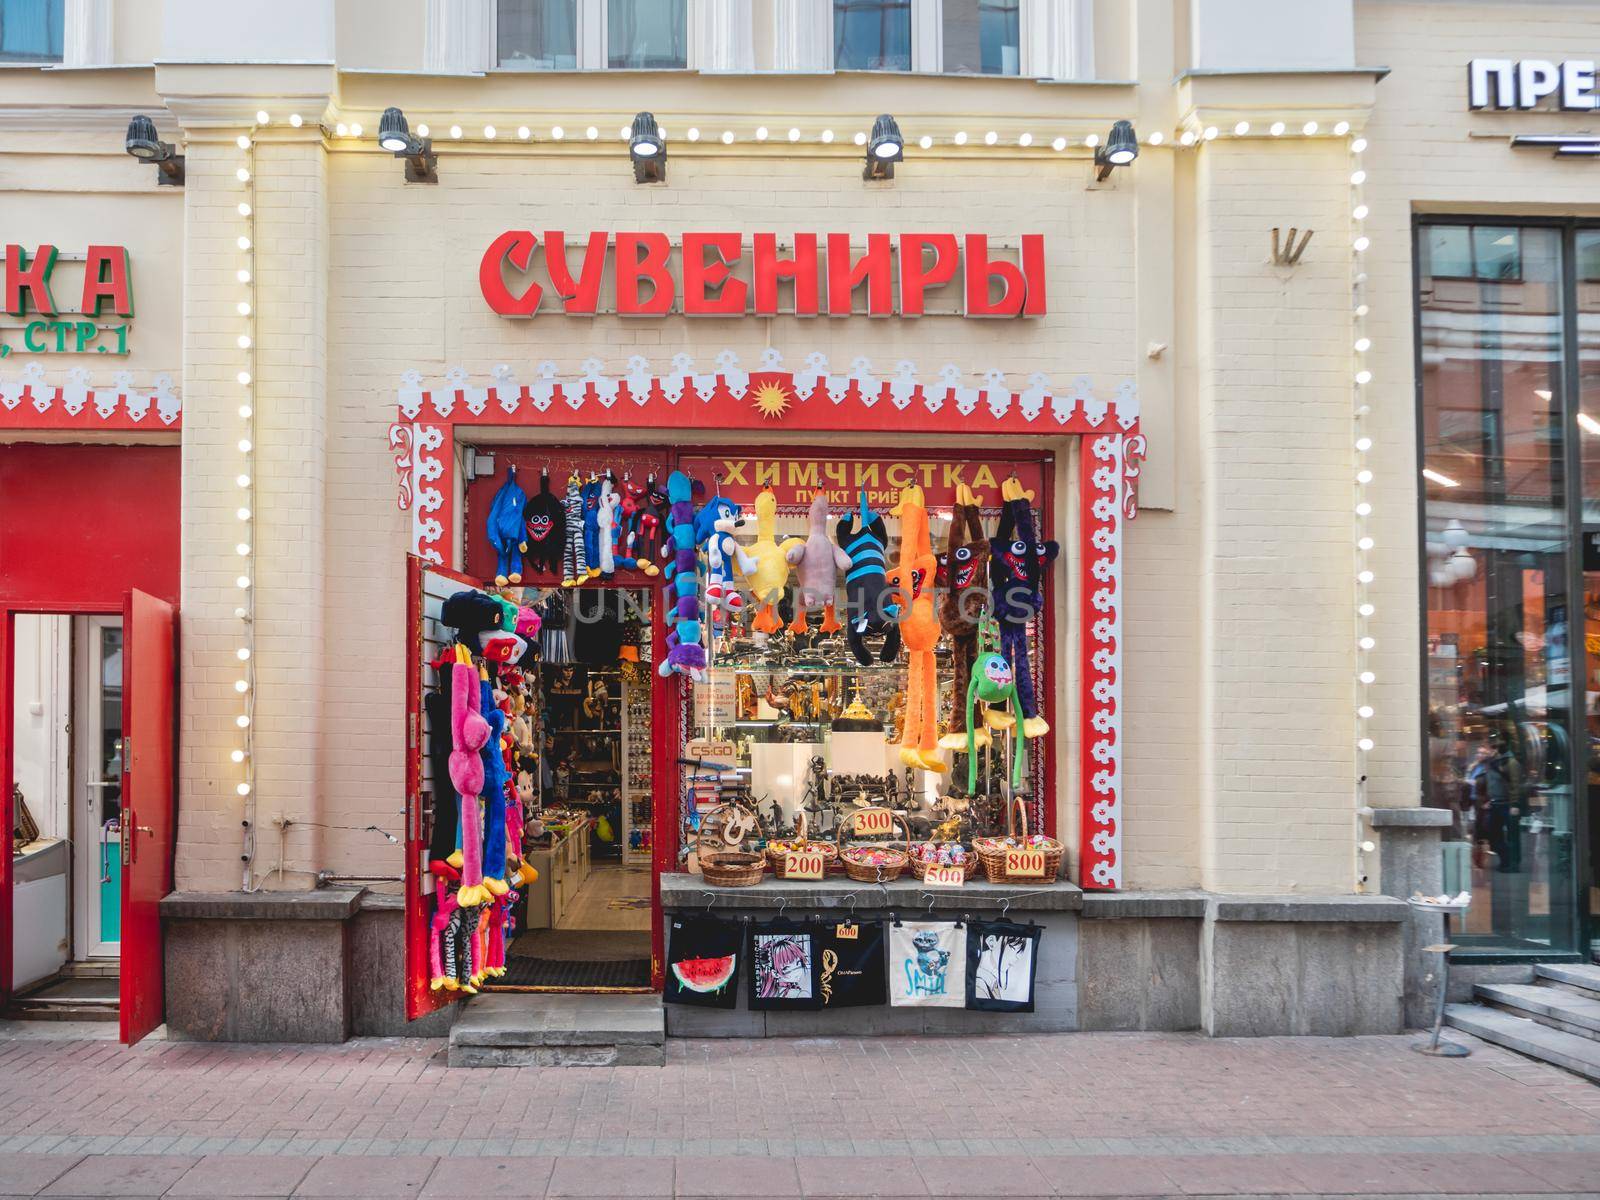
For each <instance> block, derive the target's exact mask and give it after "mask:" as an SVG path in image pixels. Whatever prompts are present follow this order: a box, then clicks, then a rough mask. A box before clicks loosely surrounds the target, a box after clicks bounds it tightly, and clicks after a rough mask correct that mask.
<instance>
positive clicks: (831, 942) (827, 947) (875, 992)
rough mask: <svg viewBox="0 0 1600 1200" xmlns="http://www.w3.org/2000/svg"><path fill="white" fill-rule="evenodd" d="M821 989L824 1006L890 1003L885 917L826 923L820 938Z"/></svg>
mask: <svg viewBox="0 0 1600 1200" xmlns="http://www.w3.org/2000/svg"><path fill="white" fill-rule="evenodd" d="M817 992H818V995H819V996H820V998H821V1000H822V1007H823V1008H824V1009H830V1008H865V1007H868V1006H870V1005H874V1004H886V1003H888V1000H889V978H888V975H887V974H886V973H885V971H884V966H883V922H882V921H838V922H832V921H830V922H826V923H824V924H823V926H822V933H821V936H820V937H819V938H818V939H817Z"/></svg>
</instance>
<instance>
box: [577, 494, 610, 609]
mask: <svg viewBox="0 0 1600 1200" xmlns="http://www.w3.org/2000/svg"><path fill="white" fill-rule="evenodd" d="M604 490H605V484H604V482H602V481H601V479H600V478H599V477H598V476H594V475H591V476H590V477H589V481H588V482H587V483H585V484H584V485H583V487H581V488H580V489H578V495H579V496H580V497H581V498H582V499H583V555H584V558H585V559H586V560H587V561H588V563H589V578H590V579H595V578H597V577H598V576H599V575H600V571H601V565H600V495H601V493H602V492H603V491H604ZM579 582H582V581H581V580H580V581H579Z"/></svg>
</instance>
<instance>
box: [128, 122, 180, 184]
mask: <svg viewBox="0 0 1600 1200" xmlns="http://www.w3.org/2000/svg"><path fill="white" fill-rule="evenodd" d="M123 148H124V149H126V150H127V152H128V153H129V154H131V155H133V157H135V158H137V159H138V160H139V161H140V162H147V163H154V164H155V165H156V169H157V171H158V172H159V174H157V176H156V182H157V183H159V184H166V185H168V186H170V187H182V186H183V155H181V154H178V153H176V152H175V151H176V148H175V147H174V146H173V145H172V143H171V142H163V141H162V140H161V139H160V138H159V137H157V136H156V123H155V122H154V121H152V120H151V119H150V118H149V117H146V116H143V115H141V116H136V117H134V118H133V120H131V121H129V122H128V136H127V140H126V141H125V142H124V143H123Z"/></svg>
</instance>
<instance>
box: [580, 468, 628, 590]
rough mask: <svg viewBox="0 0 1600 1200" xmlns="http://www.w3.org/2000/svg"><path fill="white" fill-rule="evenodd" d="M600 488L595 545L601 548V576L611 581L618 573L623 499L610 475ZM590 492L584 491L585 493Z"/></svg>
mask: <svg viewBox="0 0 1600 1200" xmlns="http://www.w3.org/2000/svg"><path fill="white" fill-rule="evenodd" d="M599 487H600V490H599V492H598V494H597V495H596V497H595V506H594V526H595V544H596V546H597V547H598V548H599V555H600V557H599V563H600V575H601V577H602V578H605V579H610V578H611V577H612V576H613V575H615V574H616V573H617V533H618V523H619V521H620V520H621V516H622V497H621V496H619V495H617V490H616V488H614V487H613V486H612V485H611V476H610V475H607V476H606V477H605V478H604V479H602V480H601V481H600V484H599ZM588 490H589V489H588V488H585V489H584V491H585V492H587V491H588ZM586 532H587V531H586ZM590 561H591V562H593V561H595V560H594V559H591V560H590ZM591 574H592V572H591Z"/></svg>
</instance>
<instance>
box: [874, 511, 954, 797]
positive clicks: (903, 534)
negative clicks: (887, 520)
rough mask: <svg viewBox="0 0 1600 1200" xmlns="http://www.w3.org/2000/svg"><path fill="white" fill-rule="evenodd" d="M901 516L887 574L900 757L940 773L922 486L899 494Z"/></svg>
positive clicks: (935, 629)
mask: <svg viewBox="0 0 1600 1200" xmlns="http://www.w3.org/2000/svg"><path fill="white" fill-rule="evenodd" d="M894 512H895V515H896V516H898V517H899V518H900V559H899V562H898V563H896V565H895V568H894V570H893V571H892V572H890V574H889V581H890V582H891V583H892V584H894V586H895V588H896V590H897V592H898V593H899V603H900V607H901V616H900V640H901V641H903V642H904V643H905V647H906V659H907V669H906V717H905V725H904V728H903V729H902V731H901V735H900V761H901V762H903V763H905V765H906V766H908V767H915V768H917V769H918V770H923V771H934V772H937V773H939V774H943V773H944V772H946V771H948V770H949V769H950V768H949V766H948V765H947V764H946V763H945V762H944V761H943V760H942V759H940V757H939V734H938V729H937V725H938V715H937V709H938V686H939V684H938V673H937V668H936V666H935V662H934V657H933V650H934V647H935V646H937V645H938V644H939V618H938V617H936V616H935V615H934V611H933V574H934V568H935V567H936V566H937V560H936V559H935V558H934V557H933V546H932V544H931V543H930V542H929V540H928V510H927V508H926V507H925V506H924V503H923V495H922V489H921V488H920V487H917V486H915V485H913V486H911V487H908V488H905V489H904V490H902V491H901V493H900V503H899V504H898V505H896V506H895V510H894Z"/></svg>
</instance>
